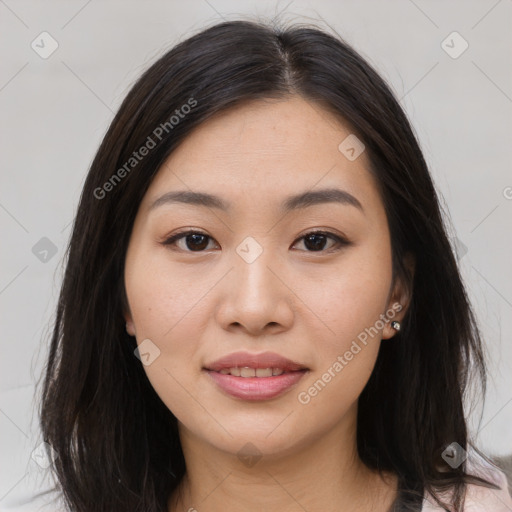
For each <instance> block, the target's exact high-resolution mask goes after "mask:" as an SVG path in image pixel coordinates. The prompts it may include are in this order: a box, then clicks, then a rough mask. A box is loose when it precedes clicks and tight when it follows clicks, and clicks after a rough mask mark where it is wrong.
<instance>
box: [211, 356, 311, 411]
mask: <svg viewBox="0 0 512 512" xmlns="http://www.w3.org/2000/svg"><path fill="white" fill-rule="evenodd" d="M203 371H205V372H207V373H208V375H209V376H210V377H211V379H212V381H213V383H214V385H215V386H216V387H217V388H219V389H220V390H221V391H222V392H223V393H225V394H227V395H229V396H231V397H235V398H239V399H242V400H253V401H254V400H269V399H271V398H276V397H277V396H280V395H282V394H283V393H285V392H286V391H289V390H290V389H291V388H292V387H294V386H295V385H296V384H297V383H298V382H299V380H301V379H302V377H303V376H304V375H305V374H306V373H307V372H309V368H307V367H305V366H304V365H302V364H300V363H297V362H294V361H291V360H290V359H287V358H285V357H282V356H280V355H278V354H275V353H271V352H265V353H263V354H248V353H246V352H244V353H242V352H238V353H234V354H230V355H228V356H226V357H224V358H222V359H219V360H217V361H215V362H213V363H211V364H208V365H206V366H205V367H204V368H203Z"/></svg>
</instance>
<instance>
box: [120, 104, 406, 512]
mask: <svg viewBox="0 0 512 512" xmlns="http://www.w3.org/2000/svg"><path fill="white" fill-rule="evenodd" d="M350 133H351V131H350V127H349V126H348V125H346V124H344V123H341V122H340V120H339V119H337V118H334V117H333V116H332V115H331V114H329V113H327V112H326V111H325V110H323V109H322V108H321V107H320V106H318V105H316V104H313V103H310V102H307V101H305V100H304V99H302V98H300V97H296V96H293V97H290V98H289V99H286V100H279V101H278V100H258V101H254V102H251V103H248V104H245V105H243V106H238V107H236V108H234V109H232V110H229V111H225V112H223V113H220V114H218V115H216V116H214V117H212V118H211V119H209V120H208V121H206V122H204V123H203V124H202V125H201V126H199V127H198V128H197V129H196V130H195V131H194V132H193V133H192V134H190V135H189V136H188V137H187V138H186V139H185V140H184V142H183V143H182V144H181V145H180V146H179V147H178V148H177V149H176V150H175V151H174V152H173V153H172V155H171V156H170V157H169V158H168V160H167V161H166V162H165V164H164V165H163V166H162V167H161V169H159V171H158V173H157V175H156V177H155V179H154V181H153V182H152V183H151V185H150V187H149V189H148V191H147V193H146V195H145V197H144V198H143V201H142V203H141V205H140V208H139V211H138V213H137V217H136V220H135V223H134V226H133V231H132V235H131V239H130V243H129V247H128V251H127V255H126V266H125V286H126V292H127V297H128V303H129V311H127V312H126V314H125V318H126V322H127V330H128V332H129V333H130V334H131V335H134V336H136V339H137V343H139V344H140V343H141V342H142V341H143V340H145V339H150V340H151V342H152V343H154V344H155V345H156V346H157V347H158V348H159V350H160V355H159V356H158V357H157V358H156V359H155V360H154V361H153V362H152V363H151V364H150V365H148V366H144V369H145V371H146V373H147V376H148V378H149V380H150V382H151V384H152V386H153V387H154V389H155V391H156V392H157V393H158V395H159V396H160V398H161V399H162V401H163V402H164V403H165V404H166V405H167V407H168V408H169V409H170V410H171V411H172V412H173V414H174V415H175V416H176V417H177V418H178V424H179V432H180V439H181V444H182V447H183V452H184V456H185V460H186V464H187V474H186V477H185V478H184V480H183V482H182V485H181V486H180V488H179V492H174V493H173V494H172V495H171V496H170V497H169V511H178V510H180V511H181V510H189V509H191V508H192V507H193V508H195V509H196V510H197V511H198V512H201V511H202V510H208V511H221V510H222V511H225V510H236V509H238V510H245V511H249V512H252V511H260V510H279V511H286V512H288V511H298V510H301V511H303V510H304V509H305V510H310V511H312V510H323V511H334V510H336V511H340V510H347V511H348V510H360V511H365V510H368V511H369V510H372V511H382V512H384V511H387V510H388V509H389V507H390V505H391V503H392V502H393V500H394V499H395V497H396V488H397V480H396V478H395V476H394V475H385V477H386V478H381V477H380V476H379V475H378V474H376V473H374V472H372V471H370V470H369V469H368V468H366V466H364V464H363V463H362V462H361V460H360V459H359V457H358V454H357V450H356V417H357V399H358V397H359V395H360V393H361V391H362V390H363V388H364V386H365V384H366V382H367V381H368V378H369V377H370V374H371V372H372V370H373V368H374V365H375V361H376V358H377V353H378V349H379V345H380V343H381V339H388V338H391V337H392V336H393V335H394V334H395V331H394V329H393V328H392V327H391V326H390V325H389V323H387V324H385V326H384V327H383V328H382V329H379V332H378V335H376V336H374V337H373V338H370V341H369V342H368V344H367V345H366V346H364V348H363V349H362V350H361V351H360V352H359V353H357V355H355V356H354V358H353V359H352V360H351V361H350V362H349V363H348V364H347V365H346V366H345V367H344V368H343V370H342V371H341V372H340V373H339V374H337V375H336V377H334V378H332V380H331V381H330V382H329V383H328V384H327V385H326V386H325V387H324V388H323V389H322V390H321V392H319V393H318V394H317V395H316V396H315V397H313V398H312V399H311V401H310V402H309V403H307V404H302V403H300V402H299V400H298V394H299V393H300V392H301V391H307V389H308V388H309V387H310V386H312V385H313V383H314V382H315V381H317V380H318V379H319V378H321V376H322V374H324V373H325V372H326V371H327V369H328V368H329V367H332V365H333V363H334V362H335V361H336V360H337V357H338V356H340V355H343V354H344V353H345V352H346V351H347V350H348V349H349V348H350V346H351V343H352V341H353V340H355V339H356V337H357V335H358V334H359V333H361V332H363V331H364V329H365V328H369V327H370V326H373V325H374V324H375V322H376V320H378V319H379V315H381V314H384V313H385V312H386V311H387V310H389V309H390V308H391V307H392V305H393V304H396V303H400V304H401V305H402V306H403V309H402V310H401V311H400V312H399V313H397V314H396V315H395V316H394V318H393V320H401V319H402V318H403V316H404V314H405V311H406V309H407V305H408V302H409V297H408V296H407V293H406V289H405V286H403V284H402V283H401V282H400V281H399V280H396V281H395V282H394V283H393V282H392V270H391V245H390V236H389V229H388V224H387V219H386V214H385V211H384V206H383V203H382V200H381V198H380V196H379V193H378V190H377V186H376V183H375V181H374V178H373V177H372V175H371V174H370V172H369V171H368V168H369V161H368V160H367V156H366V153H365V152H363V153H362V154H361V156H359V157H358V158H357V159H356V160H354V161H349V160H348V159H347V158H346V157H345V156H344V155H343V154H342V153H341V152H340V151H339V150H338V146H339V144H340V142H341V141H343V140H344V139H345V138H346V137H347V136H348V135H349V134H350ZM331 186H333V187H337V188H341V189H343V190H346V191H348V192H349V193H350V194H352V195H353V196H355V197H356V198H357V199H358V200H359V202H360V203H361V204H362V206H363V209H364V212H361V211H360V210H359V209H358V208H356V207H354V206H351V205H347V204H338V203H332V202H331V203H324V204H320V205H315V206H310V207H307V208H303V209H301V210H297V211H293V212H290V213H287V214H286V215H283V214H282V213H280V212H279V206H280V205H281V203H282V201H284V199H285V198H286V197H288V196H289V195H291V194H296V193H299V192H305V191H309V190H318V189H320V188H324V187H331ZM177 190H192V191H202V192H208V193H211V194H215V195H218V196H220V197H222V198H223V199H225V200H226V201H230V202H231V203H232V210H231V211H229V212H223V211H221V210H216V209H214V208H208V207H205V206H197V205H190V204H188V205H187V204H178V203H174V204H164V205H161V206H159V207H157V208H155V209H153V210H150V208H149V207H150V205H151V204H152V203H153V201H155V200H156V199H157V198H159V197H160V196H161V195H163V194H165V193H167V192H170V191H177ZM185 228H194V229H196V230H198V231H200V232H203V233H206V234H207V235H208V236H209V237H211V238H209V239H208V238H207V239H206V241H205V242H204V244H203V249H202V250H203V252H198V251H194V250H193V249H194V247H195V246H194V241H193V240H190V237H189V239H188V241H189V245H188V246H187V239H186V238H182V239H181V240H179V241H177V242H175V245H174V247H172V246H165V245H163V241H165V240H166V239H167V238H168V237H169V236H170V235H172V234H174V233H176V232H178V231H184V230H186V229H185ZM315 228H318V229H322V230H324V231H331V232H334V233H335V234H341V235H344V236H345V237H346V238H347V239H348V240H349V241H350V242H352V243H351V245H348V246H341V247H339V246H338V244H337V243H336V242H335V241H334V240H330V239H328V238H327V239H326V242H325V248H324V249H323V250H320V251H314V250H312V249H311V244H310V245H309V246H308V245H307V244H306V243H305V240H304V238H302V237H304V236H305V235H306V234H308V233H309V232H310V231H311V230H312V229H315ZM247 236H250V237H253V238H254V239H255V240H256V241H257V242H258V243H259V244H260V246H261V247H262V248H263V252H262V254H261V255H260V256H259V257H258V258H257V259H256V260H255V261H253V262H252V263H247V262H246V261H245V260H244V259H242V258H241V257H240V256H239V255H238V253H237V252H236V248H237V246H239V244H240V243H241V242H242V241H243V240H244V239H245V238H246V237H247ZM196 245H197V242H196ZM190 247H192V250H191V249H190ZM336 247H339V248H338V250H335V249H336ZM313 249H314V247H313ZM392 342H393V340H390V341H387V343H392ZM239 350H246V351H249V352H252V353H260V352H264V351H267V350H268V351H274V352H277V353H279V354H281V355H283V356H285V357H288V358H289V359H292V360H294V361H298V362H300V363H302V364H304V365H305V366H307V367H308V368H309V372H308V373H307V374H306V375H305V376H304V377H303V378H302V380H301V381H300V382H299V383H298V385H297V386H295V387H294V388H292V389H290V390H288V391H287V392H286V393H285V394H283V395H281V396H279V397H277V398H274V399H271V400H264V401H260V402H251V401H246V400H241V399H237V398H233V397H230V396H228V395H226V394H224V393H223V392H222V391H221V390H220V389H219V388H218V387H217V386H216V385H215V384H214V383H213V382H212V380H211V378H210V377H209V375H208V374H206V373H205V372H204V371H202V368H203V367H204V365H205V364H206V363H208V362H212V361H214V360H216V359H218V358H220V357H222V356H224V355H227V354H229V353H232V352H235V351H239ZM248 442H250V443H252V445H254V446H255V447H256V449H257V451H258V453H259V454H260V455H261V458H260V459H259V460H258V461H257V462H256V463H255V464H252V465H250V464H248V463H246V462H244V460H242V458H240V457H239V456H238V455H237V454H238V452H239V451H240V450H242V451H243V450H244V449H243V447H244V446H246V444H247V443H248ZM245 450H247V448H245Z"/></svg>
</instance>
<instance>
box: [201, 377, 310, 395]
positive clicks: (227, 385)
mask: <svg viewBox="0 0 512 512" xmlns="http://www.w3.org/2000/svg"><path fill="white" fill-rule="evenodd" d="M206 371H207V373H208V375H209V376H210V377H211V379H212V380H213V381H214V382H215V384H216V385H217V386H218V387H219V388H220V389H221V390H222V391H224V392H225V393H227V394H228V395H231V396H233V397H235V398H241V399H242V400H252V401H254V400H270V399H271V398H275V397H277V396H279V395H281V394H283V393H284V392H285V391H288V390H289V389H291V388H292V387H293V386H295V385H296V384H297V383H298V382H299V380H300V379H302V377H303V376H304V375H305V374H306V373H307V370H297V371H293V372H290V373H283V374H281V375H274V376H272V377H235V376H234V375H224V374H222V373H219V372H215V371H213V370H206Z"/></svg>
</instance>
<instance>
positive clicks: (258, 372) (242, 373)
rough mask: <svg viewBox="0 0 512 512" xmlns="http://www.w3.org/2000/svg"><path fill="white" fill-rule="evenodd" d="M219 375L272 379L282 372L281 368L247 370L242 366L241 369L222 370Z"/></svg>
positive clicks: (247, 368)
mask: <svg viewBox="0 0 512 512" xmlns="http://www.w3.org/2000/svg"><path fill="white" fill-rule="evenodd" d="M219 373H222V375H233V376H234V377H272V376H276V375H282V374H283V373H284V370H283V369H282V368H249V367H247V366H244V367H243V368H239V367H233V368H222V370H219Z"/></svg>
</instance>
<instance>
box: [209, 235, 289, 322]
mask: <svg viewBox="0 0 512 512" xmlns="http://www.w3.org/2000/svg"><path fill="white" fill-rule="evenodd" d="M235 253H236V254H233V259H232V266H233V267H234V268H233V270H232V272H230V277H229V281H228V283H229V284H228V289H227V290H226V293H225V294H223V303H222V304H221V306H220V309H219V310H218V311H219V317H218V320H219V321H220V322H221V323H222V324H224V326H225V327H228V326H229V325H231V324H234V323H236V324H240V325H242V326H244V327H245V328H246V329H247V330H249V331H253V332H258V331H260V330H261V329H263V328H264V327H265V326H266V325H268V324H272V325H275V324H280V325H281V327H283V326H289V324H290V322H291V321H292V317H293V313H292V310H291V308H290V303H289V297H287V295H286V293H287V290H288V289H287V287H286V286H284V285H283V283H282V282H281V280H280V279H279V277H278V274H279V270H278V265H276V263H277V258H276V256H275V255H274V254H272V253H271V250H270V248H268V249H267V248H264V247H263V244H262V243H259V242H258V241H257V240H256V239H255V238H253V237H247V238H245V239H244V240H243V241H242V242H241V243H240V244H239V245H238V246H237V247H236V249H235ZM269 267H270V268H269ZM274 267H275V268H274Z"/></svg>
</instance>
